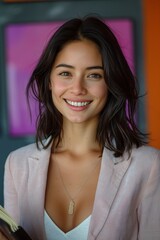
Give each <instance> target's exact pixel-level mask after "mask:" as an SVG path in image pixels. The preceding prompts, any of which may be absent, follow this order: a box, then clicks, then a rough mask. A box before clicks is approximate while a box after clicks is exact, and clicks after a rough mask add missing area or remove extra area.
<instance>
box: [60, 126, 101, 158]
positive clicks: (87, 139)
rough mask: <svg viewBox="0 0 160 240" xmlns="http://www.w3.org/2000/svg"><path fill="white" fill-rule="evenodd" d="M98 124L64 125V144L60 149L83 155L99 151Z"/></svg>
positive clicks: (62, 143) (61, 144)
mask: <svg viewBox="0 0 160 240" xmlns="http://www.w3.org/2000/svg"><path fill="white" fill-rule="evenodd" d="M96 133H97V124H96V123H92V124H91V123H90V124H88V125H87V124H85V123H82V124H81V123H74V124H72V123H66V122H64V124H63V134H62V142H61V143H60V145H59V147H60V148H63V149H65V150H68V151H71V152H75V153H77V154H83V153H86V152H88V151H99V150H100V149H101V147H100V144H99V143H98V142H97V140H96Z"/></svg>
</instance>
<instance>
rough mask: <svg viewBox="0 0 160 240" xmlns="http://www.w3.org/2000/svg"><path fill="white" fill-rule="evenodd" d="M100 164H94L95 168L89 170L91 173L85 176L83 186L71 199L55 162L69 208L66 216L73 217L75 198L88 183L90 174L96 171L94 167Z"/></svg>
mask: <svg viewBox="0 0 160 240" xmlns="http://www.w3.org/2000/svg"><path fill="white" fill-rule="evenodd" d="M99 162H100V160H98V161H97V163H96V164H95V166H94V167H93V168H92V169H91V171H90V172H89V174H88V175H87V177H86V178H85V180H84V181H83V184H82V185H81V186H80V187H79V189H78V191H77V192H76V194H75V196H74V197H72V196H71V194H70V193H69V191H68V189H67V187H66V185H65V183H64V180H63V177H62V173H61V170H60V167H59V164H58V163H57V162H56V164H57V168H58V172H59V175H60V179H61V181H62V185H63V188H64V190H65V193H66V196H67V197H68V199H69V206H68V214H69V215H73V214H74V211H75V206H76V203H75V198H76V197H77V196H78V195H79V194H80V192H81V191H82V189H83V187H84V186H85V185H86V183H87V182H88V180H89V176H90V175H91V173H93V171H94V170H95V169H96V167H97V166H98V163H99Z"/></svg>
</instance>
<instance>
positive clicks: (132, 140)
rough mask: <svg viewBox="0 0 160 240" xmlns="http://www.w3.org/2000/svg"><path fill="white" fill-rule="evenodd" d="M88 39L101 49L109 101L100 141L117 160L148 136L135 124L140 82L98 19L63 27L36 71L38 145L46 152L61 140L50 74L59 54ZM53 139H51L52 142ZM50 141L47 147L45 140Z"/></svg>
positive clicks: (99, 130) (29, 88) (33, 78)
mask: <svg viewBox="0 0 160 240" xmlns="http://www.w3.org/2000/svg"><path fill="white" fill-rule="evenodd" d="M82 39H88V40H91V41H93V42H95V43H96V44H97V46H98V47H99V50H100V53H101V56H102V61H103V68H104V75H105V81H106V84H107V88H108V99H107V102H106V105H105V106H104V109H103V110H102V112H101V113H100V119H99V124H98V128H97V136H96V137H97V140H98V142H99V143H100V144H101V145H102V146H103V147H106V148H108V149H110V150H111V151H113V152H114V155H115V156H116V157H118V156H121V155H123V153H124V151H128V152H130V150H131V148H132V147H133V145H134V146H136V147H139V146H141V145H143V144H146V135H145V134H143V133H141V132H140V130H138V128H137V126H136V124H135V119H134V118H135V110H136V104H137V100H138V90H137V82H136V79H135V77H134V76H133V74H132V71H131V70H130V67H129V66H128V63H127V61H126V59H125V57H124V55H123V53H122V50H121V48H120V46H119V43H118V41H117V39H116V37H115V36H114V34H113V33H112V31H111V30H110V28H109V27H108V26H107V25H106V24H105V23H104V22H103V21H102V20H100V19H98V18H96V17H87V18H84V19H79V18H75V19H72V20H69V21H67V22H66V23H64V24H63V25H62V26H61V27H60V28H59V29H58V30H57V31H56V32H55V33H54V34H53V36H52V37H51V39H50V41H49V42H48V44H47V46H46V48H45V49H44V51H43V53H42V55H41V57H40V59H39V62H38V64H37V66H36V67H35V69H34V71H33V73H32V75H31V78H30V80H29V83H28V85H27V99H28V102H29V96H30V93H31V94H32V95H33V96H34V98H35V99H36V100H37V101H38V104H39V115H38V118H37V131H36V144H37V147H39V143H41V144H42V146H43V148H47V147H48V146H49V145H50V143H51V142H52V141H53V142H57V143H59V142H60V140H61V134H62V131H63V129H62V125H63V120H62V115H61V113H60V112H59V111H58V110H57V109H56V107H55V106H54V103H53V101H52V96H51V91H50V89H49V82H50V74H51V70H52V66H53V63H54V61H55V59H56V56H57V54H58V53H59V52H60V51H61V50H62V49H63V47H64V45H65V44H66V43H69V42H71V41H75V40H82ZM49 137H50V138H49ZM47 138H49V141H48V142H47V144H45V143H44V141H43V139H47Z"/></svg>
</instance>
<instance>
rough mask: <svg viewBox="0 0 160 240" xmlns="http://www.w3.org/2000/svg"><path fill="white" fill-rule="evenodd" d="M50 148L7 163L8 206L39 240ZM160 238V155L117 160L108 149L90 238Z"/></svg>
mask: <svg viewBox="0 0 160 240" xmlns="http://www.w3.org/2000/svg"><path fill="white" fill-rule="evenodd" d="M49 156H50V148H48V149H47V150H37V148H36V146H35V144H31V145H29V146H26V147H23V148H20V149H18V150H16V151H14V152H12V153H11V154H10V155H9V156H8V158H7V161H6V164H5V179H4V198H5V199H4V200H5V208H6V209H7V211H8V212H9V213H10V214H11V215H12V216H13V218H15V220H16V221H17V222H18V223H19V224H20V225H22V226H23V227H24V228H25V229H26V231H27V232H28V233H29V234H30V236H31V237H32V238H33V239H34V240H44V239H46V237H45V230H44V198H45V188H46V179H47V170H48V165H49ZM159 239H160V151H158V150H156V149H154V148H151V147H140V148H138V149H133V150H132V154H131V156H130V158H129V159H128V156H127V155H126V154H124V156H123V157H120V158H115V157H114V156H113V154H112V152H111V151H109V150H107V149H104V151H103V156H102V164H101V170H100V176H99V180H98V185H97V190H96V196H95V201H94V207H93V211H92V216H91V222H90V227H89V233H88V240H159Z"/></svg>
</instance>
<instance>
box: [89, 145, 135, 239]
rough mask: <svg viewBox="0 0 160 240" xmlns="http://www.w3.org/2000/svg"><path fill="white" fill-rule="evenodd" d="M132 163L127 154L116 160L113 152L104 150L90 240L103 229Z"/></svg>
mask: <svg viewBox="0 0 160 240" xmlns="http://www.w3.org/2000/svg"><path fill="white" fill-rule="evenodd" d="M130 162H131V157H128V154H127V153H125V154H124V156H123V157H119V158H115V157H114V156H113V152H111V151H109V150H107V149H106V148H104V151H103V155H102V163H101V170H100V175H99V180H98V185H97V190H96V195H95V201H94V206H93V211H92V217H91V223H90V228H89V236H88V239H94V238H93V236H94V237H95V239H96V237H97V236H98V234H99V232H100V231H101V229H102V228H103V225H104V223H105V221H106V220H107V218H108V216H109V212H110V210H111V207H112V204H113V202H114V198H115V196H116V194H117V192H118V189H119V186H120V184H121V181H122V178H123V176H124V174H125V172H126V171H127V169H128V167H129V165H130Z"/></svg>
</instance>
